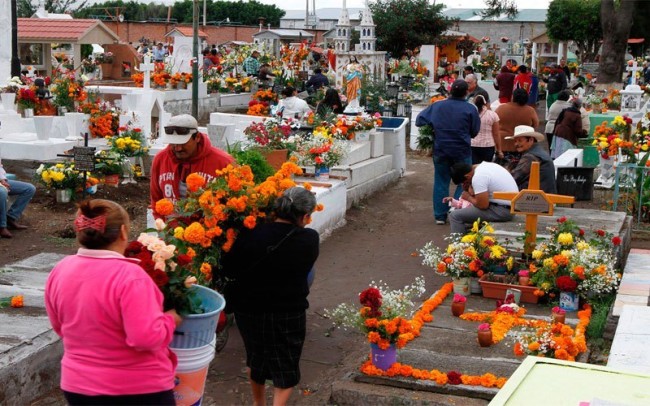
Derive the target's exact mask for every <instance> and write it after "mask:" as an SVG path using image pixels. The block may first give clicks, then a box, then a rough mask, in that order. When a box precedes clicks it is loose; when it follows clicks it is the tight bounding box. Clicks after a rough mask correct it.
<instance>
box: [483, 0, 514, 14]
mask: <svg viewBox="0 0 650 406" xmlns="http://www.w3.org/2000/svg"><path fill="white" fill-rule="evenodd" d="M518 12H519V10H517V3H515V2H514V0H485V10H483V11H481V13H480V14H481V17H483V18H492V17H499V16H501V15H502V14H505V15H507V16H508V18H514V17H515V16H516V15H517V13H518Z"/></svg>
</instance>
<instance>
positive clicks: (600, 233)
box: [596, 230, 605, 237]
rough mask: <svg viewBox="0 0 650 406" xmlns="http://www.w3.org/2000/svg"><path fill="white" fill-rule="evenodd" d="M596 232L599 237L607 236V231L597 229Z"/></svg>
mask: <svg viewBox="0 0 650 406" xmlns="http://www.w3.org/2000/svg"><path fill="white" fill-rule="evenodd" d="M596 234H598V236H599V237H604V236H605V231H603V230H596Z"/></svg>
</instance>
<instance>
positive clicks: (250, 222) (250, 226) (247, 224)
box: [244, 216, 257, 230]
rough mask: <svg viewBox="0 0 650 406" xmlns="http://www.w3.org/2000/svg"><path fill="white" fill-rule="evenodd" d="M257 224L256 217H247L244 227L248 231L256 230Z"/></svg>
mask: <svg viewBox="0 0 650 406" xmlns="http://www.w3.org/2000/svg"><path fill="white" fill-rule="evenodd" d="M256 223H257V219H256V218H255V216H246V218H245V219H244V227H246V228H248V229H251V230H252V229H253V228H255V224H256Z"/></svg>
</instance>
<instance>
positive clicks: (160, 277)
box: [151, 269, 169, 287]
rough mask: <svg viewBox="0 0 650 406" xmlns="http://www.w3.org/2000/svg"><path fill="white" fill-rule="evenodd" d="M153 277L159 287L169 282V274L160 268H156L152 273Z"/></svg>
mask: <svg viewBox="0 0 650 406" xmlns="http://www.w3.org/2000/svg"><path fill="white" fill-rule="evenodd" d="M151 277H152V278H153V281H154V282H155V284H156V286H158V287H160V286H165V285H166V284H167V282H169V276H167V274H166V273H165V272H163V271H161V270H159V269H156V270H155V271H154V272H153V274H152V275H151Z"/></svg>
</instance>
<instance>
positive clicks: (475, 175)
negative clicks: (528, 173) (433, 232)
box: [449, 161, 519, 234]
mask: <svg viewBox="0 0 650 406" xmlns="http://www.w3.org/2000/svg"><path fill="white" fill-rule="evenodd" d="M451 179H452V180H453V182H454V183H455V184H457V185H459V184H462V183H465V182H468V183H469V184H471V186H472V188H473V189H474V194H472V193H470V192H469V191H468V190H466V191H464V192H463V193H462V195H461V197H462V198H463V199H464V200H467V201H468V202H470V203H472V206H469V207H465V208H464V209H459V210H454V211H452V212H451V213H449V224H450V226H451V232H452V233H459V234H464V233H465V231H466V225H467V224H472V223H474V222H475V221H476V220H478V219H481V220H484V221H490V222H503V221H510V220H511V219H512V214H510V201H509V200H501V199H495V198H494V197H493V194H494V192H518V191H519V188H518V187H517V182H515V179H514V178H513V177H512V175H511V174H510V172H508V170H506V169H505V168H504V167H502V166H501V165H498V164H495V163H493V162H485V161H484V162H481V163H480V164H478V165H470V164H467V163H464V162H457V163H455V164H454V165H453V166H452V167H451Z"/></svg>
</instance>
